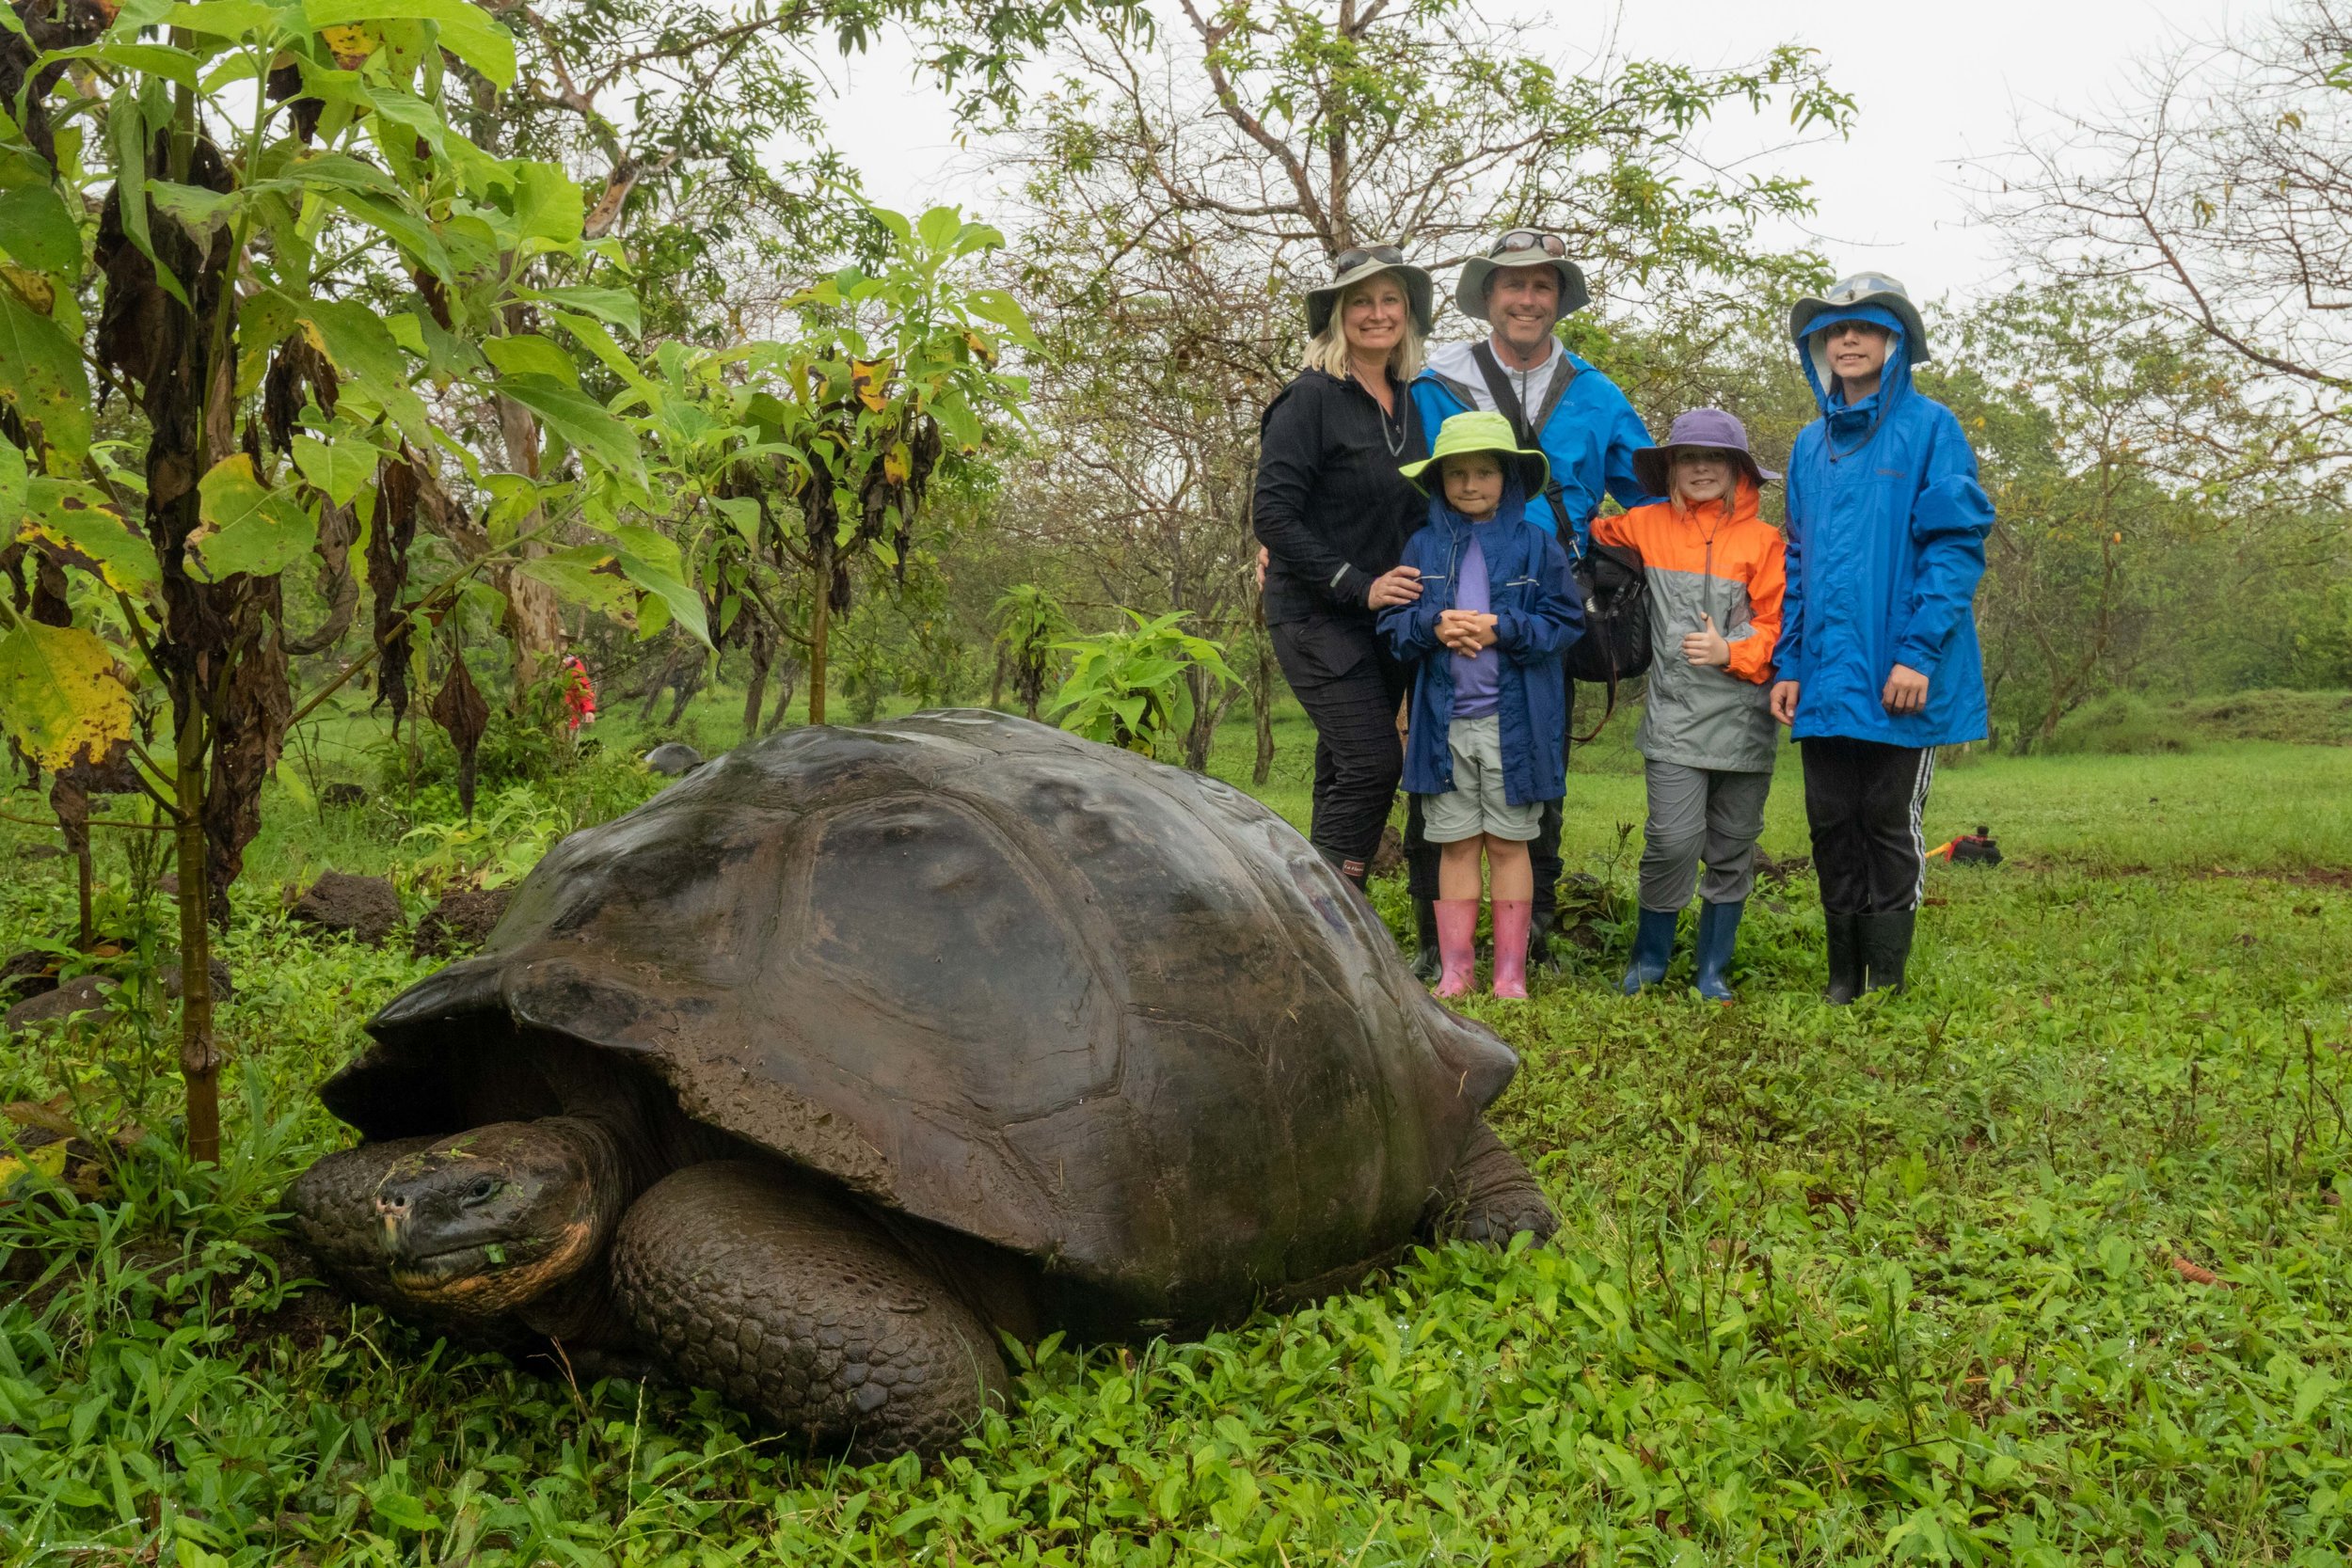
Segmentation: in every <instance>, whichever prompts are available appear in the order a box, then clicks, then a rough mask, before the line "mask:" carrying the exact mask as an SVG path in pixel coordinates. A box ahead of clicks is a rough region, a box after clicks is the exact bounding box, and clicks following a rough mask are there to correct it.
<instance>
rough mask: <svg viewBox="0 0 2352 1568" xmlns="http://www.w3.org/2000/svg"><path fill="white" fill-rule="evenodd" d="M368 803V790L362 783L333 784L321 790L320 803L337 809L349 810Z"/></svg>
mask: <svg viewBox="0 0 2352 1568" xmlns="http://www.w3.org/2000/svg"><path fill="white" fill-rule="evenodd" d="M367 803H368V792H367V788H366V786H364V785H362V784H328V785H327V786H326V788H325V789H322V790H320V791H319V804H321V805H323V806H331V807H333V808H334V809H335V810H337V811H349V810H350V809H351V808H352V807H354V806H364V805H366V804H367Z"/></svg>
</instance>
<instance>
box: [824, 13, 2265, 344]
mask: <svg viewBox="0 0 2352 1568" xmlns="http://www.w3.org/2000/svg"><path fill="white" fill-rule="evenodd" d="M1494 8H1495V10H1496V13H1497V14H1498V15H1506V16H1507V15H1521V16H1524V15H1528V14H1531V11H1530V9H1529V8H1525V7H1522V6H1518V5H1513V4H1509V3H1507V0H1498V3H1497V4H1496V5H1495V7H1494ZM2270 8H2271V5H2270V0H1963V3H1962V4H1960V5H1955V6H1914V7H1890V6H1883V5H1879V6H1867V7H1861V6H1839V5H1835V4H1829V3H1825V0H1668V3H1664V4H1661V3H1658V0H1643V3H1639V4H1632V5H1626V6H1622V7H1621V6H1619V5H1618V4H1616V3H1615V0H1608V3H1590V0H1588V3H1584V4H1565V5H1559V6H1554V7H1551V8H1549V16H1550V18H1551V20H1550V22H1549V24H1548V26H1547V29H1546V32H1545V35H1544V36H1545V37H1546V38H1547V39H1548V40H1550V43H1551V48H1550V51H1549V52H1550V53H1551V54H1552V55H1553V56H1554V57H1555V58H1556V59H1557V60H1559V61H1561V62H1563V63H1568V62H1573V61H1577V60H1581V59H1586V58H1589V57H1590V56H1591V55H1593V54H1594V52H1595V51H1596V50H1597V49H1598V48H1600V47H1601V46H1602V45H1603V44H1604V43H1605V41H1606V40H1608V38H1609V37H1610V35H1611V34H1612V32H1613V33H1614V36H1615V40H1616V50H1617V53H1618V54H1620V55H1632V56H1637V57H1638V56H1654V57H1660V58H1677V59H1680V60H1683V61H1685V62H1686V63H1689V64H1692V65H1701V66H1708V65H1722V64H1730V63H1736V62H1738V61H1740V60H1744V59H1749V58H1753V57H1754V56H1756V55H1758V54H1759V53H1761V52H1762V51H1763V50H1765V49H1767V48H1769V47H1771V46H1772V45H1773V44H1775V43H1779V42H1783V41H1795V42H1800V43H1804V44H1807V45H1810V46H1812V47H1814V48H1817V49H1820V51H1821V52H1822V53H1823V54H1825V55H1827V56H1828V58H1829V63H1830V68H1831V79H1832V81H1833V82H1834V83H1835V84H1836V86H1837V87H1839V88H1840V89H1841V90H1843V91H1846V92H1850V93H1851V94H1853V95H1854V97H1855V98H1856V99H1857V100H1858V102H1859V108H1860V113H1859V118H1858V119H1857V121H1856V124H1855V128H1854V134H1853V135H1852V137H1851V140H1849V141H1845V142H1833V143H1827V144H1822V145H1818V146H1809V147H1802V148H1797V149H1794V150H1790V151H1789V152H1788V153H1787V154H1786V155H1785V156H1783V157H1781V158H1780V159H1779V160H1778V162H1779V165H1780V167H1781V168H1782V169H1783V170H1784V171H1786V172H1788V173H1794V174H1802V175H1805V176H1807V177H1809V178H1811V179H1812V180H1813V182H1815V185H1816V188H1817V190H1818V192H1819V194H1820V217H1819V219H1818V220H1817V222H1816V225H1815V229H1816V231H1817V236H1818V237H1817V239H1816V243H1817V244H1819V245H1820V246H1821V247H1822V248H1823V249H1824V251H1825V252H1826V254H1828V256H1829V257H1830V258H1831V261H1832V263H1833V264H1834V265H1836V267H1837V268H1838V269H1839V270H1840V271H1853V270H1856V269H1857V268H1860V267H1863V266H1872V267H1876V268H1878V269H1880V270H1882V271H1886V272H1891V273H1893V274H1894V275H1895V276H1896V277H1899V278H1901V279H1902V280H1903V281H1904V283H1906V284H1907V285H1908V286H1909V287H1910V289H1911V291H1912V293H1913V294H1914V295H1915V297H1919V298H1922V299H1928V298H1935V297H1939V296H1943V295H1946V294H1950V295H1952V296H1954V297H1956V298H1963V297H1966V296H1968V295H1971V294H1973V293H1978V292H1979V291H1981V290H1983V289H1985V288H1987V287H1991V286H1997V284H1998V283H1999V281H2000V276H2001V273H2002V270H2003V267H2004V265H2005V264H2006V257H2005V256H2004V254H2003V251H2002V247H2001V245H2000V242H1999V240H1998V238H1997V236H1994V235H1993V234H1990V233H1988V232H1986V231H1984V230H1981V229H1979V228H1977V227H1974V226H1972V225H1971V224H1970V222H1969V196H1968V191H1967V189H1966V186H1965V180H1966V176H1965V175H1964V174H1963V171H1962V170H1961V169H1960V167H1959V164H1960V162H1961V160H1963V159H1964V158H1967V157H1969V156H1971V155H1982V154H1990V153H1994V152H1997V151H1998V150H2001V149H2002V148H2003V147H2005V146H2007V145H2009V144H2010V142H2011V141H2012V140H2013V139H2014V137H2015V135H2016V134H2017V127H2018V125H2019V123H2020V122H2021V120H2022V121H2023V122H2024V123H2025V124H2026V125H2027V126H2028V127H2031V126H2033V125H2035V124H2037V123H2040V124H2044V125H2046V124H2047V123H2048V120H2049V116H2050V111H2052V110H2057V111H2064V110H2068V109H2088V108H2090V107H2093V106H2095V105H2096V104H2098V103H2102V102H2105V101H2108V100H2110V99H2112V97H2113V96H2114V95H2115V94H2116V93H2117V92H2118V91H2119V90H2120V89H2121V88H2122V87H2123V86H2124V84H2125V83H2126V82H2127V80H2128V77H2129V71H2130V67H2131V65H2132V62H2133V61H2134V60H2135V59H2136V58H2141V57H2145V56H2148V55H2153V54H2158V53H2161V52H2163V50H2164V48H2165V46H2166V45H2167V43H2168V42H2169V41H2170V40H2174V39H2177V38H2179V37H2180V36H2182V35H2184V34H2186V35H2191V36H2195V37H2211V36H2214V35H2216V34H2218V33H2221V32H2224V31H2225V30H2226V29H2228V28H2229V27H2230V26H2231V25H2232V24H2233V23H2242V22H2244V21H2245V20H2247V19H2249V18H2251V17H2255V16H2259V15H2261V14H2264V13H2265V12H2267V11H2268V10H2269V9H2270ZM1545 9H1546V8H1541V7H1537V8H1534V11H1533V14H1544V11H1545ZM1180 25H1181V23H1180ZM911 61H912V55H911V54H910V52H909V51H908V50H907V49H906V48H905V47H904V45H903V44H902V43H899V42H898V41H897V40H891V41H889V42H887V43H886V44H885V45H884V47H883V48H882V49H880V50H878V51H876V52H875V53H873V54H871V55H864V56H860V57H858V58H857V59H855V60H853V61H850V62H848V63H846V64H843V63H837V62H836V63H833V64H831V68H830V74H831V76H832V77H833V79H834V84H835V86H836V88H837V89H838V90H839V92H840V93H841V95H842V98H843V103H842V108H841V112H840V113H839V114H837V115H836V116H835V117H834V122H835V125H836V130H835V133H834V135H835V138H836V144H837V145H838V146H839V147H840V148H841V150H843V151H844V152H845V153H847V154H848V155H849V157H850V160H851V161H852V162H853V163H855V164H856V165H857V166H859V167H860V168H861V169H862V170H863V171H864V173H865V176H866V183H867V188H868V189H869V191H870V192H871V193H872V194H873V196H874V197H875V198H876V199H878V200H880V201H882V203H883V204H884V205H885V206H902V207H922V206H927V205H930V204H931V203H933V202H937V201H943V200H946V201H958V202H961V204H962V205H963V206H965V207H966V208H967V209H975V208H977V209H978V211H979V213H980V215H983V216H986V217H990V218H992V219H994V220H997V221H1003V220H1004V219H1005V218H1006V217H1007V215H1008V214H1004V213H1002V212H998V211H992V208H993V207H994V206H995V205H996V203H995V202H994V201H993V199H992V192H991V190H990V187H989V184H988V182H987V180H986V179H985V177H984V176H981V175H980V174H979V173H978V171H977V160H975V159H974V158H973V157H972V156H970V155H969V154H966V153H963V152H961V151H960V150H958V148H957V147H956V145H955V135H956V129H957V127H956V123H955V120H954V119H953V117H952V116H951V115H950V114H949V112H948V109H947V106H946V103H944V102H943V101H942V100H941V98H940V96H939V95H938V94H937V93H936V92H935V91H934V90H932V89H931V88H930V87H929V86H928V84H926V83H922V82H917V81H915V80H913V79H912V71H911ZM1750 123H1751V122H1748V121H1746V119H1745V118H1744V116H1729V117H1727V118H1726V119H1725V120H1724V131H1722V132H1720V133H1718V135H1717V136H1716V139H1715V141H1714V142H1713V143H1711V144H1710V151H1712V152H1713V153H1715V154H1716V155H1717V156H1724V155H1730V154H1734V153H1738V152H1743V151H1747V150H1751V149H1753V148H1755V147H1756V146H1759V145H1762V144H1763V143H1764V142H1765V141H1766V140H1767V139H1768V138H1770V137H1771V134H1772V132H1773V131H1774V130H1776V129H1777V130H1779V131H1781V132H1782V133H1783V134H1784V135H1785V133H1786V127H1774V126H1771V125H1766V126H1764V127H1762V128H1761V129H1760V130H1756V129H1750ZM1797 237H1798V236H1794V235H1792V236H1790V238H1792V239H1793V238H1797Z"/></svg>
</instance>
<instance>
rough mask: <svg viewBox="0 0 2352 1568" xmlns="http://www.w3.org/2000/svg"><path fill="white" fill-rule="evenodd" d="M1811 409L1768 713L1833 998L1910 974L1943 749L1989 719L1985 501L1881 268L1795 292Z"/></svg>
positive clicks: (1915, 315) (1913, 315) (1791, 517)
mask: <svg viewBox="0 0 2352 1568" xmlns="http://www.w3.org/2000/svg"><path fill="white" fill-rule="evenodd" d="M1789 330H1790V333H1791V335H1792V336H1793V337H1794V338H1795V339H1796V341H1797V347H1798V352H1799V357H1800V358H1801V359H1802V360H1803V361H1804V372H1805V375H1806V377H1807V378H1808V379H1809V380H1810V381H1811V382H1812V384H1813V395H1814V399H1815V401H1816V402H1818V403H1819V404H1820V409H1821V418H1820V419H1819V420H1815V421H1814V422H1813V423H1812V424H1810V425H1807V426H1806V427H1805V428H1804V433H1803V434H1802V435H1800V436H1798V437H1797V444H1796V448H1795V450H1794V451H1792V452H1791V453H1790V454H1789V460H1788V594H1787V596H1786V598H1785V599H1784V601H1783V613H1782V622H1781V633H1780V645H1779V647H1778V648H1777V650H1775V652H1774V653H1773V656H1772V660H1773V663H1774V665H1775V666H1776V667H1777V669H1778V673H1779V676H1780V678H1779V682H1778V684H1776V685H1775V686H1774V687H1773V688H1772V714H1773V717H1774V718H1776V719H1778V720H1779V721H1781V722H1782V723H1784V724H1787V725H1788V726H1789V728H1790V732H1791V734H1792V735H1793V736H1795V738H1796V740H1797V742H1798V743H1799V746H1800V748H1801V750H1802V751H1803V752H1804V807H1805V816H1807V817H1808V818H1809V819H1810V822H1811V826H1812V830H1813V866H1814V871H1815V873H1816V875H1817V876H1818V877H1819V878H1820V885H1821V911H1822V918H1823V920H1824V922H1825V924H1826V926H1827V927H1828V941H1829V990H1828V991H1827V997H1828V1000H1829V1001H1831V1002H1832V1003H1836V1004H1840V1005H1842V1004H1844V1003H1848V1002H1851V1001H1852V1000H1853V999H1854V997H1855V996H1856V995H1857V994H1859V993H1860V992H1862V991H1864V990H1880V989H1891V990H1901V989H1902V984H1903V973H1904V967H1905V965H1906V964H1907V963H1908V961H1909V959H1910V956H1911V938H1912V930H1913V926H1914V923H1915V921H1916V919H1917V917H1918V909H1919V902H1920V898H1921V895H1923V894H1924V893H1925V892H1926V890H1927V838H1926V835H1925V833H1924V832H1923V830H1922V827H1921V818H1922V816H1923V814H1924V813H1925V811H1926V809H1927V800H1928V785H1929V783H1930V781H1931V779H1932V778H1933V776H1934V772H1935V748H1936V747H1938V746H1950V745H1956V744H1958V743H1960V742H1962V741H1966V740H1978V739H1981V738H1983V736H1984V734H1985V727H1986V714H1985V692H1984V665H1983V659H1982V657H1981V656H1980V655H1979V653H1978V651H1977V626H1976V617H1975V612H1974V608H1973V607H1974V603H1975V599H1976V593H1977V582H1978V579H1979V578H1981V577H1982V576H1983V575H1984V546H1985V536H1986V535H1987V534H1988V533H1989V532H1991V531H1992V528H1993V503H1992V502H1991V501H1990V500H1989V499H1986V497H1985V493H1984V489H1983V487H1982V486H1981V485H1979V483H1977V454H1976V453H1975V451H1972V450H1971V449H1970V448H1969V445H1968V438H1967V436H1964V435H1963V434H1962V431H1961V427H1960V420H1958V419H1957V418H1955V417H1954V415H1953V414H1952V411H1951V410H1950V409H1948V408H1947V407H1945V406H1944V405H1943V404H1940V403H1937V402H1935V401H1934V400H1932V399H1931V398H1928V397H1926V396H1924V395H1922V394H1921V393H1919V392H1917V391H1915V390H1914V389H1913V388H1912V384H1911V371H1912V367H1913V366H1914V365H1916V364H1920V363H1922V362H1924V361H1925V360H1926V359H1927V357H1928V342H1927V333H1926V331H1925V329H1924V327H1923V325H1922V324H1921V322H1920V319H1919V310H1918V308H1917V307H1916V306H1915V305H1914V304H1913V303H1912V302H1911V296H1910V295H1909V294H1908V293H1905V292H1904V291H1903V286H1902V285H1901V284H1900V283H1898V282H1896V281H1895V280H1894V279H1893V278H1891V277H1882V276H1877V275H1873V274H1863V275H1860V276H1857V277H1849V278H1847V279H1845V280H1844V281H1843V282H1841V283H1839V284H1837V285H1836V287H1835V288H1833V289H1831V290H1830V291H1829V293H1827V294H1825V295H1821V296H1818V297H1808V298H1805V299H1802V300H1799V301H1798V302H1797V304H1796V306H1795V308H1794V309H1792V310H1791V311H1790V312H1789Z"/></svg>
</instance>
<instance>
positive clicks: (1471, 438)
mask: <svg viewBox="0 0 2352 1568" xmlns="http://www.w3.org/2000/svg"><path fill="white" fill-rule="evenodd" d="M1466 451H1490V452H1493V453H1494V454H1495V455H1496V456H1497V457H1501V458H1505V459H1508V460H1510V461H1513V462H1516V463H1517V464H1518V469H1519V484H1520V487H1521V488H1522V489H1523V490H1524V491H1525V492H1526V496H1527V499H1529V500H1531V501H1532V500H1534V499H1535V498H1536V497H1538V496H1540V495H1542V494H1543V493H1544V486H1545V485H1547V484H1549V483H1551V465H1550V463H1549V462H1548V461H1546V460H1545V457H1544V454H1543V453H1542V452H1540V451H1527V450H1526V449H1525V448H1523V447H1521V446H1520V445H1519V440H1518V436H1515V435H1513V434H1512V432H1511V421H1510V420H1506V419H1504V418H1503V417H1502V415H1500V414H1496V413H1490V412H1486V411H1484V410H1472V411H1470V412H1469V413H1463V414H1456V415H1454V417H1453V418H1451V419H1449V420H1446V422H1445V423H1443V424H1441V425H1439V426H1438V439H1437V442H1436V444H1434V445H1433V446H1431V447H1430V449H1429V455H1428V456H1427V457H1424V458H1422V460H1421V461H1420V462H1418V463H1407V464H1406V465H1405V466H1404V467H1402V468H1399V469H1398V470H1397V472H1399V473H1401V474H1403V475H1404V476H1405V479H1406V483H1409V484H1411V485H1412V487H1413V488H1414V489H1416V490H1419V491H1420V492H1421V493H1422V495H1424V496H1425V495H1428V494H1429V493H1430V490H1429V486H1428V485H1427V484H1426V483H1423V479H1424V476H1430V470H1431V469H1433V468H1437V467H1438V463H1439V461H1440V460H1441V459H1443V458H1448V457H1454V456H1458V455H1460V454H1461V453H1463V452H1466Z"/></svg>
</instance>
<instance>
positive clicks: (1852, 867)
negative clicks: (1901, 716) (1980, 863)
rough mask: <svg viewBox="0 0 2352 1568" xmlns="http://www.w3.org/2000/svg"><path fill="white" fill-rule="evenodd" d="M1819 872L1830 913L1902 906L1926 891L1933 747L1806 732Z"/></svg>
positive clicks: (1913, 904) (1809, 815)
mask: <svg viewBox="0 0 2352 1568" xmlns="http://www.w3.org/2000/svg"><path fill="white" fill-rule="evenodd" d="M1797 745H1798V748H1799V749H1800V750H1801V751H1802V752H1804V815H1805V817H1806V820H1807V821H1808V822H1810V823H1811V825H1812V828H1813V874H1814V875H1815V876H1816V877H1817V878H1819V879H1820V884H1821V908H1822V909H1823V910H1824V911H1827V912H1828V913H1830V914H1897V913H1900V912H1902V911H1907V910H1915V909H1917V908H1918V907H1919V899H1920V897H1921V896H1922V895H1924V894H1925V893H1926V892H1927V881H1928V841H1927V837H1926V835H1925V833H1924V832H1922V831H1921V827H1920V818H1921V816H1922V815H1923V814H1924V813H1925V812H1926V810H1927V805H1928V785H1929V784H1930V782H1931V781H1932V780H1933V779H1934V777H1935V749H1934V748H1933V747H1925V748H1921V747H1912V746H1888V745H1885V744H1883V742H1880V741H1876V740H1853V739H1849V738H1847V737H1846V736H1820V737H1818V738H1815V739H1811V740H1801V741H1799V742H1798V743H1797Z"/></svg>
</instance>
